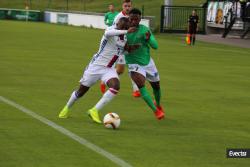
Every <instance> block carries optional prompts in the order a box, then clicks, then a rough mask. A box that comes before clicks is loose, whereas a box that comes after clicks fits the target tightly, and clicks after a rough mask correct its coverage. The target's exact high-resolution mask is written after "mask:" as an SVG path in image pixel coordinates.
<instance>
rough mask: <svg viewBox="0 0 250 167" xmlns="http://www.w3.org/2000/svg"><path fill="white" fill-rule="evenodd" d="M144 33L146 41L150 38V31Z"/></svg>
mask: <svg viewBox="0 0 250 167" xmlns="http://www.w3.org/2000/svg"><path fill="white" fill-rule="evenodd" d="M145 35H146V41H148V40H149V39H150V37H151V33H150V31H148V32H146V34H145Z"/></svg>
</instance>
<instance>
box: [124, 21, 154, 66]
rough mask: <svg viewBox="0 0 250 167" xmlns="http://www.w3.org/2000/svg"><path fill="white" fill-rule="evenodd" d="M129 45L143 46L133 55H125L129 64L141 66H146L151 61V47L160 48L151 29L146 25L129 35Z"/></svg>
mask: <svg viewBox="0 0 250 167" xmlns="http://www.w3.org/2000/svg"><path fill="white" fill-rule="evenodd" d="M127 44H128V45H136V44H139V45H141V46H140V47H139V48H138V49H136V50H134V51H132V52H131V53H127V54H125V60H126V63H127V64H139V65H142V66H146V65H148V64H149V61H150V47H152V48H153V49H157V48H158V43H157V41H156V39H155V37H154V36H153V34H152V33H151V31H150V29H149V28H148V27H146V26H144V25H141V24H140V25H139V26H138V28H137V30H136V31H135V32H133V33H128V34H127Z"/></svg>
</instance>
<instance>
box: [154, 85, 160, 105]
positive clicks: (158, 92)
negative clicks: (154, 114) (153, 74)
mask: <svg viewBox="0 0 250 167" xmlns="http://www.w3.org/2000/svg"><path fill="white" fill-rule="evenodd" d="M154 95H155V101H156V104H157V106H160V105H161V89H154Z"/></svg>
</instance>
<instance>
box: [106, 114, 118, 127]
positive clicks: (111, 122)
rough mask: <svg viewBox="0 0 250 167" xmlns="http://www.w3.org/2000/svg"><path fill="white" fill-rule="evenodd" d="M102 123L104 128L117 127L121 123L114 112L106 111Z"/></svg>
mask: <svg viewBox="0 0 250 167" xmlns="http://www.w3.org/2000/svg"><path fill="white" fill-rule="evenodd" d="M103 124H104V126H105V127H106V128H110V129H117V128H118V127H119V126H120V124H121V119H120V117H119V115H118V114H116V113H108V114H106V115H105V116H104V118H103Z"/></svg>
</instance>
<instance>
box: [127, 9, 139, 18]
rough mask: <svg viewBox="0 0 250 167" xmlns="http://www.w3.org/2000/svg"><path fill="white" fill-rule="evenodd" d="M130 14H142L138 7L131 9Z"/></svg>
mask: <svg viewBox="0 0 250 167" xmlns="http://www.w3.org/2000/svg"><path fill="white" fill-rule="evenodd" d="M129 14H138V15H140V16H141V11H140V10H139V9H137V8H133V9H132V10H130V12H129Z"/></svg>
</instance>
